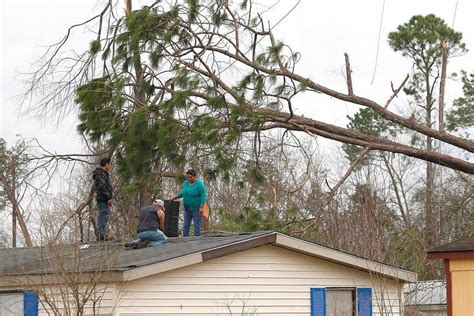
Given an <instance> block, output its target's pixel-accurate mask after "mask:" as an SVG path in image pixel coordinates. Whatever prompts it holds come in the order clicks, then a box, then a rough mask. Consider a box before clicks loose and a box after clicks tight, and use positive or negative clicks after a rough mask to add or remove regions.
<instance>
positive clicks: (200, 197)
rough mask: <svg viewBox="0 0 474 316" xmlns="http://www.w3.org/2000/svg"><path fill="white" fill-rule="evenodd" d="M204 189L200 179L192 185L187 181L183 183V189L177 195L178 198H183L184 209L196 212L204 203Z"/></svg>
mask: <svg viewBox="0 0 474 316" xmlns="http://www.w3.org/2000/svg"><path fill="white" fill-rule="evenodd" d="M206 196H207V194H206V187H205V186H204V183H203V182H202V181H201V180H200V179H196V181H194V183H193V184H190V183H189V181H188V180H186V181H184V182H183V188H182V189H181V191H180V192H179V194H178V197H180V198H183V203H184V206H185V207H188V208H189V209H191V211H197V210H199V208H200V207H201V205H202V204H204V203H206Z"/></svg>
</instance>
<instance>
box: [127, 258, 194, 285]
mask: <svg viewBox="0 0 474 316" xmlns="http://www.w3.org/2000/svg"><path fill="white" fill-rule="evenodd" d="M202 261H203V260H202V255H201V253H200V252H199V253H194V254H190V255H187V256H183V257H178V258H174V259H171V260H166V261H163V262H158V263H154V264H149V265H146V266H143V267H138V268H134V269H130V270H127V271H124V272H123V281H132V280H136V279H140V278H144V277H146V276H149V275H152V274H157V273H162V272H166V271H170V270H174V269H178V268H182V267H186V266H189V265H192V264H195V263H199V262H202Z"/></svg>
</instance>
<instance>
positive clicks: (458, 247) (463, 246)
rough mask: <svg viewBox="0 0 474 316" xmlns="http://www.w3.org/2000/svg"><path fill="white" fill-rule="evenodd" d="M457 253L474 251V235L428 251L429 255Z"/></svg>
mask: <svg viewBox="0 0 474 316" xmlns="http://www.w3.org/2000/svg"><path fill="white" fill-rule="evenodd" d="M457 251H474V235H472V236H471V237H468V238H465V239H461V240H456V241H453V242H450V243H448V244H446V245H442V246H437V247H434V248H431V249H430V250H428V253H433V252H457Z"/></svg>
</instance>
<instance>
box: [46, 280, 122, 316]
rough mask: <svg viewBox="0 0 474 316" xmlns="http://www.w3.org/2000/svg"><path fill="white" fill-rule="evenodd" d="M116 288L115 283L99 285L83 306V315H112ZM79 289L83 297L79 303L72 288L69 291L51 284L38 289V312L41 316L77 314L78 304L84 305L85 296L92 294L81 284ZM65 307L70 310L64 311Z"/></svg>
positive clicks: (80, 295)
mask: <svg viewBox="0 0 474 316" xmlns="http://www.w3.org/2000/svg"><path fill="white" fill-rule="evenodd" d="M115 288H116V287H115V285H104V284H100V285H98V286H97V287H96V290H95V291H94V293H93V294H92V295H90V296H89V298H88V300H87V301H86V303H85V305H84V307H83V315H98V314H104V315H107V314H108V315H111V314H112V311H113V307H114V306H115V304H116V298H117V292H116V290H115ZM77 289H78V291H79V293H80V294H79V295H78V296H79V297H81V298H80V299H79V301H78V302H79V303H77V301H76V299H75V298H76V296H75V295H74V294H73V293H72V292H73V291H72V290H71V289H69V291H68V290H67V289H66V288H61V289H59V288H57V287H51V286H45V287H42V288H39V289H37V290H38V291H39V293H40V295H39V311H38V312H39V313H38V314H39V315H41V316H42V315H44V316H46V315H75V311H76V310H77V307H78V304H81V305H82V304H83V303H84V302H85V297H86V296H88V295H89V294H91V290H90V289H87V288H85V287H84V286H80V287H78V288H77ZM75 290H76V289H75ZM66 293H67V294H66ZM45 297H47V299H45ZM65 301H66V302H67V303H66V304H65V303H64V302H65ZM65 307H66V310H67V311H68V312H65V311H64V308H65Z"/></svg>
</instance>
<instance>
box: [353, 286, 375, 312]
mask: <svg viewBox="0 0 474 316" xmlns="http://www.w3.org/2000/svg"><path fill="white" fill-rule="evenodd" d="M357 315H358V316H372V289H371V288H358V289H357Z"/></svg>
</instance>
